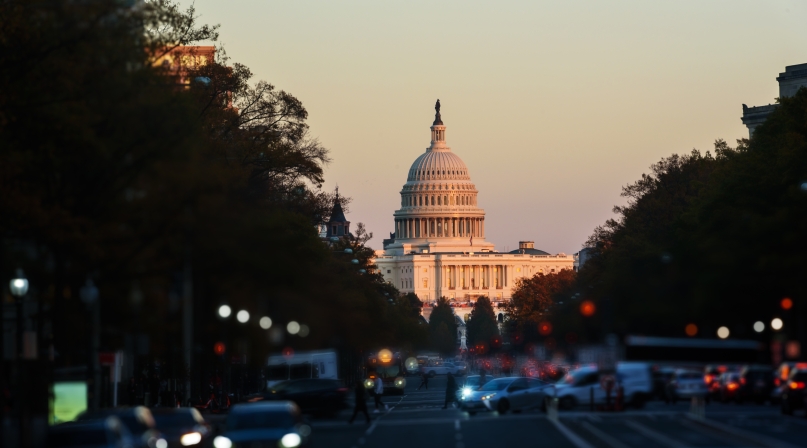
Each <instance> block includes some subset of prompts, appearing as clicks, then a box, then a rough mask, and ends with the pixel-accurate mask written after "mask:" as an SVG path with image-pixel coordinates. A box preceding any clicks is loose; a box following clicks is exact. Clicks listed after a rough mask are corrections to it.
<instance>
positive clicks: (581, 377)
mask: <svg viewBox="0 0 807 448" xmlns="http://www.w3.org/2000/svg"><path fill="white" fill-rule="evenodd" d="M604 374H608V375H613V376H614V377H615V380H616V383H617V385H618V386H620V387H622V391H623V397H624V400H625V401H624V402H625V404H626V405H630V406H633V407H635V408H642V407H644V405H645V403H646V402H647V400H649V399H650V398H651V397H652V394H653V378H652V375H651V373H650V365H648V364H646V363H640V362H622V363H617V366H616V371H615V372H613V373H604ZM601 380H602V378H601V374H600V372H599V370H598V369H597V367H596V366H586V367H581V368H578V369H576V370H571V371H569V372H568V373H567V374H566V375H565V376H564V377H563V378H561V379H560V380H558V382H557V383H555V388H556V389H557V397H558V404H559V407H560V408H561V409H573V408H574V407H576V406H578V405H582V404H587V403H590V402H591V401H592V399H593V401H594V404H604V403H605V402H606V401H607V399H608V392H607V391H606V390H605V389H603V388H602V387H601V386H600V382H601ZM616 394H617V392H616V390H614V391H612V393H611V397H612V399H614V398H615V397H616Z"/></svg>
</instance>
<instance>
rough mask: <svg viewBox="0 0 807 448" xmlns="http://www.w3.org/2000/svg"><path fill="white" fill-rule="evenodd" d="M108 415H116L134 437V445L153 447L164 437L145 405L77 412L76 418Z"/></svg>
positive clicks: (94, 417) (85, 419)
mask: <svg viewBox="0 0 807 448" xmlns="http://www.w3.org/2000/svg"><path fill="white" fill-rule="evenodd" d="M110 416H114V417H117V418H118V420H119V421H120V422H121V423H122V424H123V426H125V427H126V429H127V430H128V431H129V433H130V434H131V435H132V437H133V438H134V439H135V442H134V443H133V445H134V446H135V447H142V448H153V447H155V446H157V442H158V441H159V440H161V439H165V437H164V436H163V434H162V433H161V432H160V431H159V430H158V429H157V428H156V424H155V422H154V416H153V415H152V414H151V410H149V408H147V407H145V406H134V407H131V408H114V409H101V410H99V411H87V412H83V413H81V414H79V416H78V419H77V420H78V421H95V420H104V419H106V418H107V417H110Z"/></svg>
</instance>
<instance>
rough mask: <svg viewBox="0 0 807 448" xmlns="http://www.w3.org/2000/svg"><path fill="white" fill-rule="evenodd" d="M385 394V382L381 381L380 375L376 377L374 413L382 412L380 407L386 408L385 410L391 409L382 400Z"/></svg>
mask: <svg viewBox="0 0 807 448" xmlns="http://www.w3.org/2000/svg"><path fill="white" fill-rule="evenodd" d="M382 395H384V382H383V381H381V377H380V376H376V377H375V394H374V395H373V398H374V399H375V411H373V412H374V413H376V414H378V413H379V412H381V411H380V410H379V408H384V410H389V406H387V405H385V404H384V403H382V402H381V396H382Z"/></svg>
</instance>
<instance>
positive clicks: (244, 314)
mask: <svg viewBox="0 0 807 448" xmlns="http://www.w3.org/2000/svg"><path fill="white" fill-rule="evenodd" d="M235 318H236V319H238V322H241V323H242V324H245V323H247V322H249V311H247V310H241V311H239V312H238V314H236V315H235Z"/></svg>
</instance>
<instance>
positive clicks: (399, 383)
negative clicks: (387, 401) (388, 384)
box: [395, 377, 406, 388]
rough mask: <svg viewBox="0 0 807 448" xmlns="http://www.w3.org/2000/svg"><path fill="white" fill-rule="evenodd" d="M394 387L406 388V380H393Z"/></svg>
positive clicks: (400, 378) (399, 378)
mask: <svg viewBox="0 0 807 448" xmlns="http://www.w3.org/2000/svg"><path fill="white" fill-rule="evenodd" d="M395 387H400V388H404V387H406V379H405V378H402V377H398V378H395Z"/></svg>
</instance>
